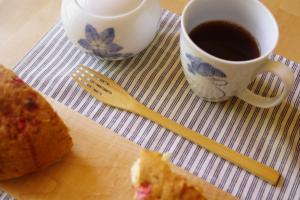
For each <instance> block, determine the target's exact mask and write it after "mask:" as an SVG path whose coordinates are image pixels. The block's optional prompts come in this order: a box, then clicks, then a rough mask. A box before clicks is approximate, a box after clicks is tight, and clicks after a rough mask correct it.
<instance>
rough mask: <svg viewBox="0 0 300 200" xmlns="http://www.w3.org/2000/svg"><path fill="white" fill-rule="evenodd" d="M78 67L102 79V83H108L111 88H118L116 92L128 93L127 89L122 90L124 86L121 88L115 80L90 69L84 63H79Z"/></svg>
mask: <svg viewBox="0 0 300 200" xmlns="http://www.w3.org/2000/svg"><path fill="white" fill-rule="evenodd" d="M79 68H81V69H85V70H87V71H88V72H90V73H91V74H93V75H94V76H95V77H97V78H99V80H101V81H103V82H104V84H107V85H109V86H110V87H111V88H116V89H117V90H118V92H122V93H123V94H128V93H127V91H125V90H124V88H122V87H121V86H120V85H118V84H117V83H116V82H114V81H113V80H112V79H110V78H108V77H106V76H105V75H103V74H101V73H99V72H96V71H94V70H92V69H91V68H89V67H87V66H84V65H80V66H79Z"/></svg>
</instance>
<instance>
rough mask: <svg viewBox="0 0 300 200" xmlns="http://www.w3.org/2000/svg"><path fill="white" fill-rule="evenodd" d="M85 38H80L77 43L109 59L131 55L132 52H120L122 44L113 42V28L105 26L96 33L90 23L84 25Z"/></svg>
mask: <svg viewBox="0 0 300 200" xmlns="http://www.w3.org/2000/svg"><path fill="white" fill-rule="evenodd" d="M85 37H86V38H85V39H80V40H79V41H78V44H79V45H80V46H81V47H83V48H84V49H86V50H88V51H89V52H91V53H93V54H95V55H97V56H99V57H101V58H103V59H109V60H119V59H124V58H129V57H132V56H133V54H132V53H121V52H120V51H121V50H122V49H123V47H122V46H120V45H118V44H116V43H114V39H115V30H114V28H107V29H105V30H103V31H102V32H101V33H98V32H97V30H96V28H95V27H93V26H92V25H90V24H87V25H86V26H85Z"/></svg>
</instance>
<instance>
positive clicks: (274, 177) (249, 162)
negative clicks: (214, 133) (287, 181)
mask: <svg viewBox="0 0 300 200" xmlns="http://www.w3.org/2000/svg"><path fill="white" fill-rule="evenodd" d="M133 112H135V113H136V114H139V115H141V116H143V117H145V118H147V119H150V120H152V121H154V122H156V123H158V124H160V125H161V126H163V127H165V128H167V129H169V130H171V131H173V132H174V133H176V134H178V135H180V136H182V137H184V138H186V139H188V140H190V141H192V142H194V143H195V144H198V145H200V146H201V147H203V148H205V149H207V150H208V151H210V152H212V153H214V154H216V155H218V156H220V157H222V158H223V159H225V160H227V161H229V162H231V163H233V164H235V165H237V166H239V167H241V168H243V169H245V170H246V171H248V172H250V173H252V174H254V175H256V176H258V177H260V178H261V179H263V180H265V181H267V182H269V183H271V184H272V185H276V184H277V183H278V180H279V178H280V174H279V172H278V171H275V170H274V169H272V168H271V167H268V166H266V165H264V164H262V163H259V162H257V161H255V160H253V159H251V158H249V157H247V156H244V155H242V154H240V153H238V152H236V151H234V150H232V149H230V148H228V147H226V146H224V145H222V144H219V143H217V142H215V141H214V140H211V139H209V138H207V137H206V136H204V135H202V134H200V133H197V132H194V131H192V130H190V129H188V128H186V127H184V126H182V125H180V124H178V123H176V122H174V121H172V120H170V119H168V118H166V117H164V116H162V115H160V114H159V113H156V112H154V111H152V110H151V109H149V108H147V107H146V106H144V105H143V104H137V105H136V107H135V108H134V109H133Z"/></svg>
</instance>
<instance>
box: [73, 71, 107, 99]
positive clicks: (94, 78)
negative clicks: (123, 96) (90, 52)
mask: <svg viewBox="0 0 300 200" xmlns="http://www.w3.org/2000/svg"><path fill="white" fill-rule="evenodd" d="M74 73H75V74H76V75H77V76H79V77H80V78H85V79H86V81H87V82H89V84H90V85H95V86H97V88H99V89H101V90H102V91H103V92H105V93H108V94H110V95H111V94H112V91H111V90H112V88H111V87H110V85H109V84H108V83H106V82H103V81H102V80H101V79H98V77H97V75H96V74H91V73H88V72H86V70H85V69H84V68H82V67H79V69H77V70H76V71H75V72H74ZM82 75H84V76H82ZM87 79H89V80H87ZM103 94H104V93H103Z"/></svg>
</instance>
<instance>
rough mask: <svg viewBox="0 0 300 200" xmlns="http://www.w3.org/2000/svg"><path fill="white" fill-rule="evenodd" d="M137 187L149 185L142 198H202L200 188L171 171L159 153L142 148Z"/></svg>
mask: <svg viewBox="0 0 300 200" xmlns="http://www.w3.org/2000/svg"><path fill="white" fill-rule="evenodd" d="M135 187H136V189H137V191H138V189H140V188H141V187H142V188H147V187H149V190H148V191H150V192H149V194H148V195H146V196H147V197H144V198H140V197H139V194H138V193H137V194H136V199H144V200H202V199H205V198H204V197H203V196H202V195H201V189H200V188H198V187H196V186H194V185H192V184H191V183H189V180H187V179H186V178H184V177H182V176H179V175H177V174H175V173H173V172H172V171H171V169H170V166H169V164H168V163H167V162H166V161H164V160H163V159H162V156H161V155H160V154H159V153H155V152H150V151H145V150H143V151H142V152H141V156H140V175H139V180H138V185H135Z"/></svg>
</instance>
